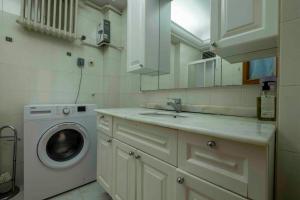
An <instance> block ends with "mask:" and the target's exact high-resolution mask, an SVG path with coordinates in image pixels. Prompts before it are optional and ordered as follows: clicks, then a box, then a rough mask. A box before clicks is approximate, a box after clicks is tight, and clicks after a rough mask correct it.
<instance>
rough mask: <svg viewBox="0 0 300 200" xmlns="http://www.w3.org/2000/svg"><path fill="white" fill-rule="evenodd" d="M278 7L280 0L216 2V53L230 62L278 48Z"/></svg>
mask: <svg viewBox="0 0 300 200" xmlns="http://www.w3.org/2000/svg"><path fill="white" fill-rule="evenodd" d="M278 4H279V3H278V0H243V1H241V0H212V11H211V12H212V15H211V16H212V19H211V20H212V25H211V29H212V30H211V40H212V46H213V50H214V51H215V52H216V53H217V54H219V55H220V56H221V57H226V58H229V60H230V57H234V56H235V57H238V55H241V54H248V55H247V56H251V55H250V54H251V53H253V52H257V51H266V52H265V53H268V52H269V53H270V51H268V50H270V49H272V48H275V47H276V46H277V40H276V38H277V35H278V23H279V20H278V18H279V17H278V16H279V11H278V10H279V6H278ZM256 56H257V55H256ZM231 59H234V58H231Z"/></svg>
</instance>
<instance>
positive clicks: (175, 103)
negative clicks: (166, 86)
mask: <svg viewBox="0 0 300 200" xmlns="http://www.w3.org/2000/svg"><path fill="white" fill-rule="evenodd" d="M171 100H172V101H168V102H167V105H168V106H171V107H173V108H174V110H175V111H176V112H177V113H180V112H181V109H182V104H181V99H180V98H174V99H171Z"/></svg>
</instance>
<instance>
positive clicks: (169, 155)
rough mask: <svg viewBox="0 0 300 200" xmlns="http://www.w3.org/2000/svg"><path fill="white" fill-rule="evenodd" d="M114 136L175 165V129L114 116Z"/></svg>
mask: <svg viewBox="0 0 300 200" xmlns="http://www.w3.org/2000/svg"><path fill="white" fill-rule="evenodd" d="M113 130H114V131H113V136H114V138H116V139H118V140H120V141H122V142H124V143H127V144H129V145H131V146H133V147H135V148H137V149H139V150H141V151H143V152H146V153H148V154H150V155H152V156H154V157H157V158H159V159H161V160H163V161H165V162H168V163H170V164H172V165H174V166H177V132H178V131H177V130H173V129H168V128H162V127H157V126H152V125H148V124H144V123H139V122H133V121H128V120H124V119H120V118H114V126H113Z"/></svg>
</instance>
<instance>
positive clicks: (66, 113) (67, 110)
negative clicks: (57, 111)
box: [62, 107, 71, 115]
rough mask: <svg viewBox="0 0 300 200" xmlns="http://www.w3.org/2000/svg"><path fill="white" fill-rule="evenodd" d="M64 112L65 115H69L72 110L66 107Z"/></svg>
mask: <svg viewBox="0 0 300 200" xmlns="http://www.w3.org/2000/svg"><path fill="white" fill-rule="evenodd" d="M62 112H63V114H64V115H69V114H70V113H71V109H70V108H68V107H66V108H63V110H62Z"/></svg>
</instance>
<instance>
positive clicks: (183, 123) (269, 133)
mask: <svg viewBox="0 0 300 200" xmlns="http://www.w3.org/2000/svg"><path fill="white" fill-rule="evenodd" d="M96 112H98V113H101V114H106V115H110V116H114V117H119V118H123V119H127V120H133V121H137V122H142V123H147V124H152V125H158V126H162V127H167V128H172V129H178V130H183V131H187V132H191V133H195V134H202V135H208V136H213V137H219V138H224V139H229V140H234V141H239V142H244V143H249V144H255V145H268V144H269V143H270V142H271V140H272V138H274V135H275V130H276V126H275V123H272V122H262V121H259V120H257V119H255V118H246V117H232V116H223V115H210V114H199V113H186V112H183V113H179V115H181V116H185V117H178V118H173V117H166V116H155V117H153V116H146V115H141V113H172V114H176V113H175V112H171V111H162V110H154V109H146V108H111V109H97V110H96Z"/></svg>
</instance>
